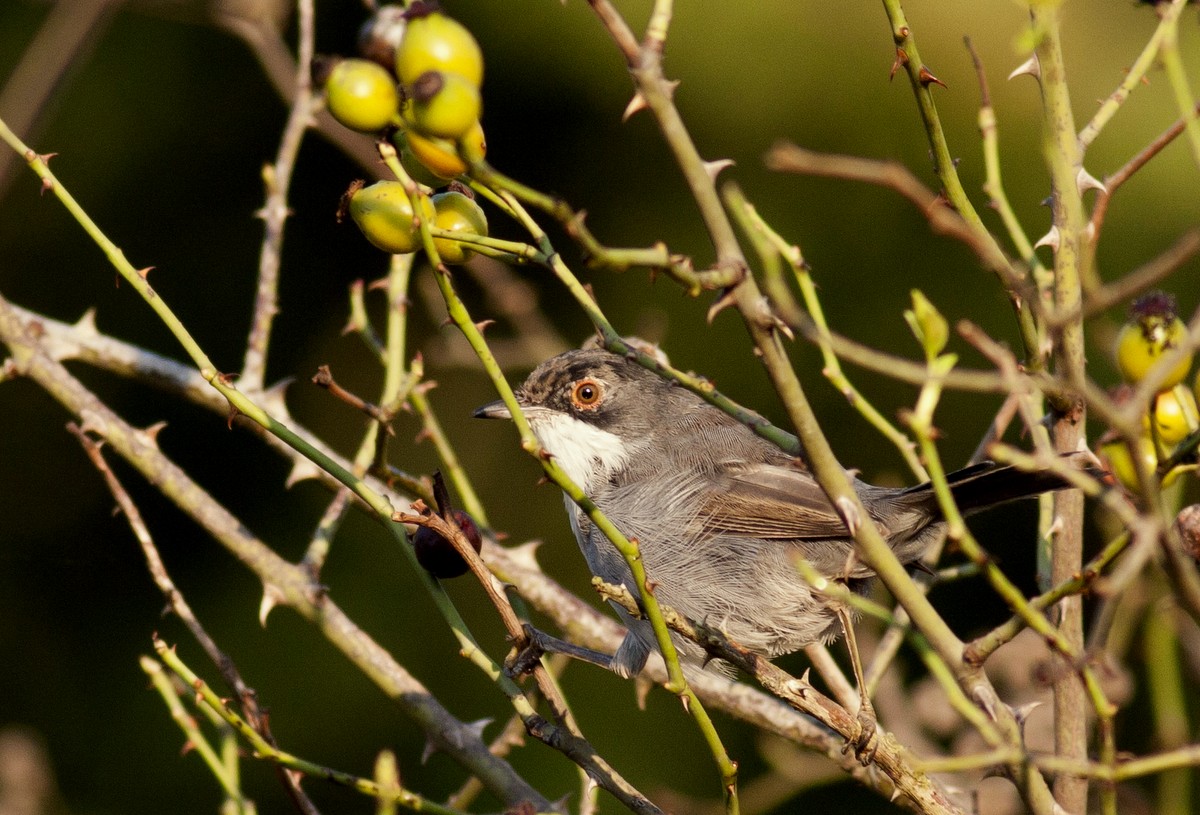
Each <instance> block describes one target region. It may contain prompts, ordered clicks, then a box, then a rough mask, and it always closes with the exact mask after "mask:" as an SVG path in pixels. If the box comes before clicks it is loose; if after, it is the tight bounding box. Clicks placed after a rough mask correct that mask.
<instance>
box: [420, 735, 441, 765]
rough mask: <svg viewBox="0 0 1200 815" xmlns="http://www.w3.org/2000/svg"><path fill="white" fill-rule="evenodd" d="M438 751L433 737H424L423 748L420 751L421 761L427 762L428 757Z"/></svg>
mask: <svg viewBox="0 0 1200 815" xmlns="http://www.w3.org/2000/svg"><path fill="white" fill-rule="evenodd" d="M437 751H438V746H437V745H436V744H434V743H433V739H425V749H424V750H422V751H421V763H422V764H426V763H428V762H429V757H430V756H431V755H433V754H434V753H436V752H437Z"/></svg>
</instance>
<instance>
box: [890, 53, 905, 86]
mask: <svg viewBox="0 0 1200 815" xmlns="http://www.w3.org/2000/svg"><path fill="white" fill-rule="evenodd" d="M907 64H908V54H906V53H904V49H903V48H900V47H897V48H896V61H895V62H893V63H892V70H891V71H890V72H889V73H888V82H891V81H892V80H893V79H895V78H896V71H899V70H900V69H901V68H903V67H904V66H905V65H907Z"/></svg>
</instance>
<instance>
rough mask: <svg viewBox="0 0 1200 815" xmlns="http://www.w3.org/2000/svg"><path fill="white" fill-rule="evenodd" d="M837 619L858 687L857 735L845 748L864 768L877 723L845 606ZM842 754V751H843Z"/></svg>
mask: <svg viewBox="0 0 1200 815" xmlns="http://www.w3.org/2000/svg"><path fill="white" fill-rule="evenodd" d="M837 615H838V619H839V620H841V622H842V631H844V632H845V634H846V649H847V650H848V651H849V652H850V665H851V667H853V669H854V681H855V684H857V685H858V733H857V735H855V737H854V738H853V739H850V740H848V741H847V742H846V748H845V749H847V750H848V749H850V748H851V747H853V748H854V755H855V756H856V757H857V758H858V760H859V761H860V762H861V763H862V764H863V766H864V767H865V766H866V765H867V764H870V763H871V760H872V759H873V758H874V757H875V750H876V747H877V745H876V744H875V743H874V739H875V731H876V730H877V728H878V721H877V720H876V718H875V706H874V705H872V704H871V697H870V695H869V693H868V692H867V681H866V678H865V676H864V674H863V668H862V657H861V656H859V653H858V641H857V640H856V639H855V637H854V622H853V620H851V618H850V611H849V609H847V608H846V607H845V606H838V609H837ZM843 752H844V751H843Z"/></svg>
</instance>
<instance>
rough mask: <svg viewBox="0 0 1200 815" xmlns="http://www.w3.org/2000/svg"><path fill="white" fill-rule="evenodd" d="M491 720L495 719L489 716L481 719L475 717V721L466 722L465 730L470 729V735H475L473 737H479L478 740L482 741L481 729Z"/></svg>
mask: <svg viewBox="0 0 1200 815" xmlns="http://www.w3.org/2000/svg"><path fill="white" fill-rule="evenodd" d="M493 721H495V719H493V718H492V717H490V716H488V717H486V718H483V719H476V720H475V721H473V722H469V723H468V724H467V730H470V731H471V733H472V735H474V736H475V738H477V739H479V740H480V741H483V731H484V729H485V728H486V727H487V726H488V725H489V724H491V723H492V722H493Z"/></svg>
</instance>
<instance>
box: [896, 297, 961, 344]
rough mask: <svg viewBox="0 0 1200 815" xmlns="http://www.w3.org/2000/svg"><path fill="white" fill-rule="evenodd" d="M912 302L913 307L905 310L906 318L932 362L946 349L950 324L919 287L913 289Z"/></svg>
mask: <svg viewBox="0 0 1200 815" xmlns="http://www.w3.org/2000/svg"><path fill="white" fill-rule="evenodd" d="M912 304H913V307H912V309H910V310H908V311H905V312H904V319H905V320H907V321H908V326H909V328H911V329H912V332H913V335H914V336H915V337H916V338H917V342H919V343H921V347H922V348H924V349H925V358H926V359H927V360H929V361H930V362H932V361H933V360H934V359H936V358H937V356H938V355H939V354H941V353H942V350H943V349H945V347H946V343H947V342H948V341H949V339H950V326H949V324H948V323H947V322H946V318H945V317H943V316H942V314H941V312H939V311H938V310H937V309H936V308H935V307H934V305H933V303H931V302H929V298H927V297H926V296H925V295H924V294H922V293H921V291H920V290H919V289H913V290H912Z"/></svg>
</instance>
